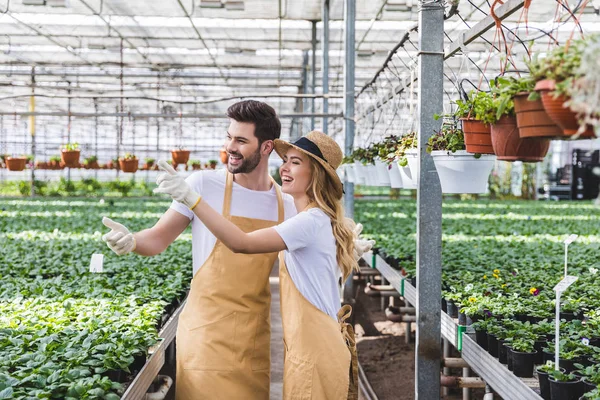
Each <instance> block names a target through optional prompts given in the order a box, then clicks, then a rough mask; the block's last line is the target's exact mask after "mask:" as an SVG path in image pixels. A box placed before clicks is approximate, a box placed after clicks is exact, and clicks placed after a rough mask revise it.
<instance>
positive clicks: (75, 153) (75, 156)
mask: <svg viewBox="0 0 600 400" xmlns="http://www.w3.org/2000/svg"><path fill="white" fill-rule="evenodd" d="M80 153H81V150H80V149H79V143H67V144H65V145H63V146H62V147H61V149H60V156H61V160H62V162H63V164H64V165H65V167H69V168H78V167H79V156H80Z"/></svg>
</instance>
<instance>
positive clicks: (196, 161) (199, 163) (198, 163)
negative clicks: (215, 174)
mask: <svg viewBox="0 0 600 400" xmlns="http://www.w3.org/2000/svg"><path fill="white" fill-rule="evenodd" d="M213 161H214V160H213ZM188 165H189V166H190V167H193V166H198V165H202V162H201V161H200V160H189V161H188Z"/></svg>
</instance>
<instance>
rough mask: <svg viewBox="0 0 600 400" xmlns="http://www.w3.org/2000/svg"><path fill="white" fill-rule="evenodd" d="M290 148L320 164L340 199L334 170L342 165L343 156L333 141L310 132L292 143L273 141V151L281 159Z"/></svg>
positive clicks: (338, 181) (337, 179)
mask: <svg viewBox="0 0 600 400" xmlns="http://www.w3.org/2000/svg"><path fill="white" fill-rule="evenodd" d="M290 148H294V149H296V150H299V151H301V152H302V153H304V154H306V155H308V156H309V157H312V159H313V160H315V161H317V162H318V163H319V164H321V166H323V168H324V169H325V172H327V175H329V179H331V182H332V183H333V185H334V187H335V189H336V193H339V196H340V197H341V196H342V193H343V186H342V181H341V180H340V177H339V176H338V174H337V173H336V172H335V170H336V169H337V168H338V167H339V166H340V164H341V163H342V158H344V154H343V153H342V149H340V146H339V145H338V144H337V143H336V142H335V140H333V139H332V138H331V137H329V136H327V135H326V134H324V133H323V132H319V131H312V132H310V133H309V134H308V135H306V136H303V137H301V138H300V139H298V140H296V141H295V142H294V143H289V142H286V141H284V140H280V139H275V151H276V152H277V154H279V157H281V158H283V156H284V155H285V154H286V153H287V151H288V150H289V149H290Z"/></svg>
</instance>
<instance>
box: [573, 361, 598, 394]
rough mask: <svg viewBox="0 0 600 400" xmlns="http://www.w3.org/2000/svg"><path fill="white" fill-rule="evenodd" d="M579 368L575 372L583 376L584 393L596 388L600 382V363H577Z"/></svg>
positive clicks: (576, 365)
mask: <svg viewBox="0 0 600 400" xmlns="http://www.w3.org/2000/svg"><path fill="white" fill-rule="evenodd" d="M575 367H576V368H577V370H576V371H575V373H576V374H577V375H579V376H580V377H581V381H582V382H583V391H584V393H587V392H591V391H592V390H595V389H596V388H597V387H598V385H599V384H600V365H597V364H596V365H588V366H584V365H582V364H579V363H577V364H575Z"/></svg>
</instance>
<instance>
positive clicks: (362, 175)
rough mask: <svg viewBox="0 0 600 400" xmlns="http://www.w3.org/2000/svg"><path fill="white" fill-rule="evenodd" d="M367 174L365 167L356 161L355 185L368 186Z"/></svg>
mask: <svg viewBox="0 0 600 400" xmlns="http://www.w3.org/2000/svg"><path fill="white" fill-rule="evenodd" d="M366 172H367V170H366V167H365V166H364V165H362V164H361V163H359V162H358V161H354V176H355V181H354V183H356V184H357V185H366V184H367V182H366V177H367V174H366Z"/></svg>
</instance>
